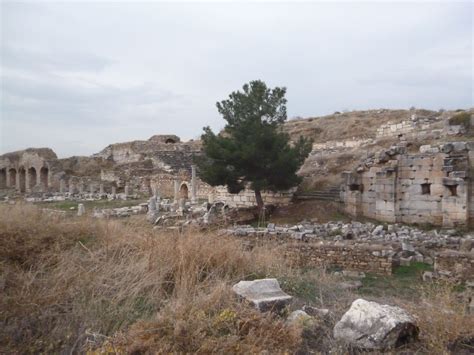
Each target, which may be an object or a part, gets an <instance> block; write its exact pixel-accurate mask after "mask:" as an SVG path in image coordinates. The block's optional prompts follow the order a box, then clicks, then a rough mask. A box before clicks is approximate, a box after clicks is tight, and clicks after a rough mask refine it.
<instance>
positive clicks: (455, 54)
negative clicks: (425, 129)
mask: <svg viewBox="0 0 474 355" xmlns="http://www.w3.org/2000/svg"><path fill="white" fill-rule="evenodd" d="M472 21H473V5H472V4H471V3H470V2H465V3H453V2H445V3H396V4H393V3H375V2H371V3H367V2H360V3H358V2H356V3H327V2H326V3H322V2H319V3H258V4H256V3H221V4H218V3H170V2H165V3H149V2H148V3H145V2H143V3H139V2H133V3H132V2H130V3H110V2H109V3H97V2H96V3H94V2H88V3H84V2H82V3H78V2H75V3H59V2H54V3H43V2H35V3H23V4H20V3H12V2H2V4H1V30H2V33H1V47H0V50H1V97H0V104H1V117H0V140H1V142H0V153H5V152H8V151H13V150H19V149H24V148H26V147H51V148H53V149H54V150H55V151H56V153H57V154H58V155H59V156H60V157H65V156H71V155H90V154H92V153H95V152H98V151H99V150H101V149H102V148H103V147H105V146H106V145H108V144H110V143H115V142H123V141H129V140H136V139H147V138H149V137H150V136H152V135H154V134H171V133H172V134H177V135H179V136H180V137H181V138H182V139H184V140H187V139H191V138H197V137H198V136H199V135H200V134H201V132H202V127H203V126H206V125H210V126H211V127H212V128H213V129H215V130H218V129H220V128H222V127H223V125H224V121H223V120H222V119H221V117H220V116H219V115H218V113H217V110H216V107H215V103H216V101H218V100H222V99H225V98H226V97H227V95H228V94H229V93H230V92H231V91H233V90H236V89H239V88H241V86H242V85H243V84H244V83H245V82H248V81H250V80H254V79H261V80H264V81H265V82H266V83H267V84H268V85H270V86H286V87H287V90H288V91H287V98H288V114H289V117H292V116H302V117H307V116H317V115H324V114H329V113H332V112H334V111H336V110H339V111H341V110H344V109H348V110H352V109H372V108H382V107H384V108H409V107H410V106H415V107H420V108H429V109H436V110H437V109H440V108H446V109H456V108H468V107H471V106H472V100H473V92H472V83H473V77H472V65H473V63H472V60H473V43H472V40H473V23H472Z"/></svg>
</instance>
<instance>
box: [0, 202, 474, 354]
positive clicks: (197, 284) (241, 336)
mask: <svg viewBox="0 0 474 355" xmlns="http://www.w3.org/2000/svg"><path fill="white" fill-rule="evenodd" d="M0 239H1V240H2V243H1V244H0V287H1V292H2V297H0V352H5V353H12V352H18V353H39V352H43V353H57V352H60V351H62V352H71V351H80V352H83V351H85V350H86V349H88V348H91V347H92V348H96V347H99V348H100V349H101V350H103V351H109V352H113V351H115V350H119V351H121V352H125V353H130V352H134V353H146V352H150V353H171V352H181V353H189V352H201V353H209V352H212V351H213V352H221V353H259V352H261V351H263V350H266V351H267V352H269V353H283V352H287V353H294V352H295V351H296V350H297V349H300V350H308V349H309V348H311V349H312V351H320V352H327V351H328V350H329V349H332V350H333V352H335V353H338V352H341V353H344V352H346V351H347V349H346V348H344V346H343V345H341V344H338V343H337V342H335V341H334V339H333V338H332V328H333V326H334V324H335V322H336V321H337V320H338V319H339V318H340V316H341V315H342V314H343V313H344V312H345V311H346V310H347V309H348V307H349V305H350V303H351V302H352V301H353V300H354V299H355V298H358V297H361V294H358V293H353V292H350V291H345V290H342V289H341V288H340V286H339V282H340V279H337V278H336V277H334V276H333V275H332V274H329V273H326V272H324V270H314V269H310V270H299V269H293V268H291V267H289V266H287V265H285V262H284V259H283V257H282V255H281V253H280V252H279V250H278V249H275V248H268V247H258V248H255V249H253V250H248V249H246V248H245V247H244V246H243V245H242V244H241V242H240V241H239V240H237V239H232V238H223V237H218V236H217V235H215V234H213V233H199V232H189V233H187V234H181V235H177V234H163V233H160V232H156V231H153V230H152V229H151V227H150V226H148V225H147V224H144V223H143V221H142V220H130V221H127V222H124V221H99V220H95V219H90V218H88V217H84V218H78V217H74V218H67V219H56V218H53V217H51V216H48V215H47V214H43V213H41V212H40V211H39V210H38V209H36V208H34V207H31V206H16V207H13V208H12V207H10V206H0ZM416 272H418V271H416ZM407 274H408V275H412V272H411V271H410V272H408V273H407V272H405V271H403V269H399V271H398V272H396V274H395V276H394V277H395V278H398V277H401V278H403V277H405V276H406V275H407ZM257 277H258V278H260V277H277V278H278V279H279V280H281V284H282V287H283V289H284V290H285V291H286V292H288V293H289V294H291V295H293V296H294V297H295V299H294V302H293V303H292V305H291V309H297V308H299V307H300V306H301V305H303V304H310V305H314V306H317V307H328V308H330V309H331V317H330V319H329V320H328V321H325V322H317V323H316V324H314V325H312V326H311V328H310V329H306V330H305V331H303V332H301V328H300V327H297V326H288V325H286V324H285V323H284V318H281V317H279V316H277V315H270V314H260V313H258V312H257V311H255V310H254V309H253V308H252V307H249V306H248V305H246V304H245V303H241V302H238V300H237V299H236V298H235V297H234V295H233V294H232V292H231V291H230V286H231V285H232V284H234V283H235V282H237V281H239V280H242V279H253V278H257ZM410 277H411V276H410ZM368 280H370V279H368ZM413 282H415V278H413ZM369 286H370V287H372V288H377V287H379V286H377V285H376V284H372V285H367V284H366V286H365V287H366V288H367V287H369ZM381 287H385V286H384V285H382V286H381ZM436 290H437V292H436V294H434V295H433V294H429V293H426V292H425V290H423V289H420V291H419V292H418V295H419V298H418V300H417V302H413V301H412V298H411V297H405V296H404V295H403V293H400V297H397V298H394V297H392V298H384V297H385V296H383V297H380V296H377V295H371V296H370V297H369V298H370V299H375V300H378V301H381V302H389V303H392V304H393V303H398V304H402V305H403V306H404V307H406V308H408V309H410V311H411V312H412V313H413V314H415V315H416V316H417V317H418V319H419V322H420V325H421V328H422V333H421V336H422V339H421V342H420V343H417V344H415V345H414V346H415V347H416V349H418V350H420V349H423V351H425V352H428V353H440V352H442V351H444V349H445V348H446V345H447V344H448V343H450V342H452V341H453V340H455V339H457V338H459V337H460V336H461V335H466V331H467V332H468V334H467V335H471V336H474V334H473V333H472V329H474V323H473V322H474V320H473V319H472V317H470V316H468V315H466V314H465V312H464V310H463V309H461V308H460V307H459V302H458V300H457V299H456V294H454V293H453V292H452V289H451V288H449V287H448V288H446V287H441V286H440V287H439V288H437V289H436ZM360 292H361V293H362V295H363V294H364V289H362V290H361V291H360ZM396 295H397V294H396V292H395V291H394V293H393V296H396ZM367 296H368V295H365V296H364V297H367ZM441 296H442V297H441ZM422 300H426V302H422ZM426 305H430V306H426ZM440 311H442V312H447V314H448V316H443V317H438V316H437V314H439V313H440ZM469 331H471V333H469Z"/></svg>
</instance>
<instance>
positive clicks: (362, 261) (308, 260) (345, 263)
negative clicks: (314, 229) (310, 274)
mask: <svg viewBox="0 0 474 355" xmlns="http://www.w3.org/2000/svg"><path fill="white" fill-rule="evenodd" d="M285 255H286V257H287V258H288V259H290V260H291V261H292V262H294V263H296V264H297V265H299V266H302V267H338V268H341V269H344V270H354V271H364V272H371V273H375V274H383V275H391V274H392V257H391V256H390V255H389V253H388V252H387V251H386V250H385V249H384V247H383V246H380V245H359V244H351V243H348V242H346V243H343V242H325V243H322V242H319V243H292V244H288V245H287V246H286V248H285Z"/></svg>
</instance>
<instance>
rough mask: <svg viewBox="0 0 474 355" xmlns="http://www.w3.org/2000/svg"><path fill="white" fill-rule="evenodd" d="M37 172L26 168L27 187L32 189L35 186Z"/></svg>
mask: <svg viewBox="0 0 474 355" xmlns="http://www.w3.org/2000/svg"><path fill="white" fill-rule="evenodd" d="M36 181H37V174H36V169H35V168H33V167H31V168H29V169H28V188H29V189H32V188H34V187H35V186H36Z"/></svg>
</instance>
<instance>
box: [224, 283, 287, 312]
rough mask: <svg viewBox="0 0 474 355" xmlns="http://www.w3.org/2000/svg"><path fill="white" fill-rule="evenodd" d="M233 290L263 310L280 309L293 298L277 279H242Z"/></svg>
mask: <svg viewBox="0 0 474 355" xmlns="http://www.w3.org/2000/svg"><path fill="white" fill-rule="evenodd" d="M232 290H233V291H234V292H235V293H236V294H237V295H238V296H239V297H242V298H244V299H246V300H247V301H249V302H251V303H252V304H253V305H254V306H255V308H257V309H258V310H259V311H261V312H266V311H279V310H281V309H282V308H284V307H285V306H287V305H288V304H289V303H290V302H291V300H292V298H293V297H291V296H290V295H288V294H286V293H285V292H283V291H282V289H281V288H280V284H279V283H278V280H277V279H260V280H254V281H240V282H239V283H237V284H235V285H234V286H233V287H232Z"/></svg>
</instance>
